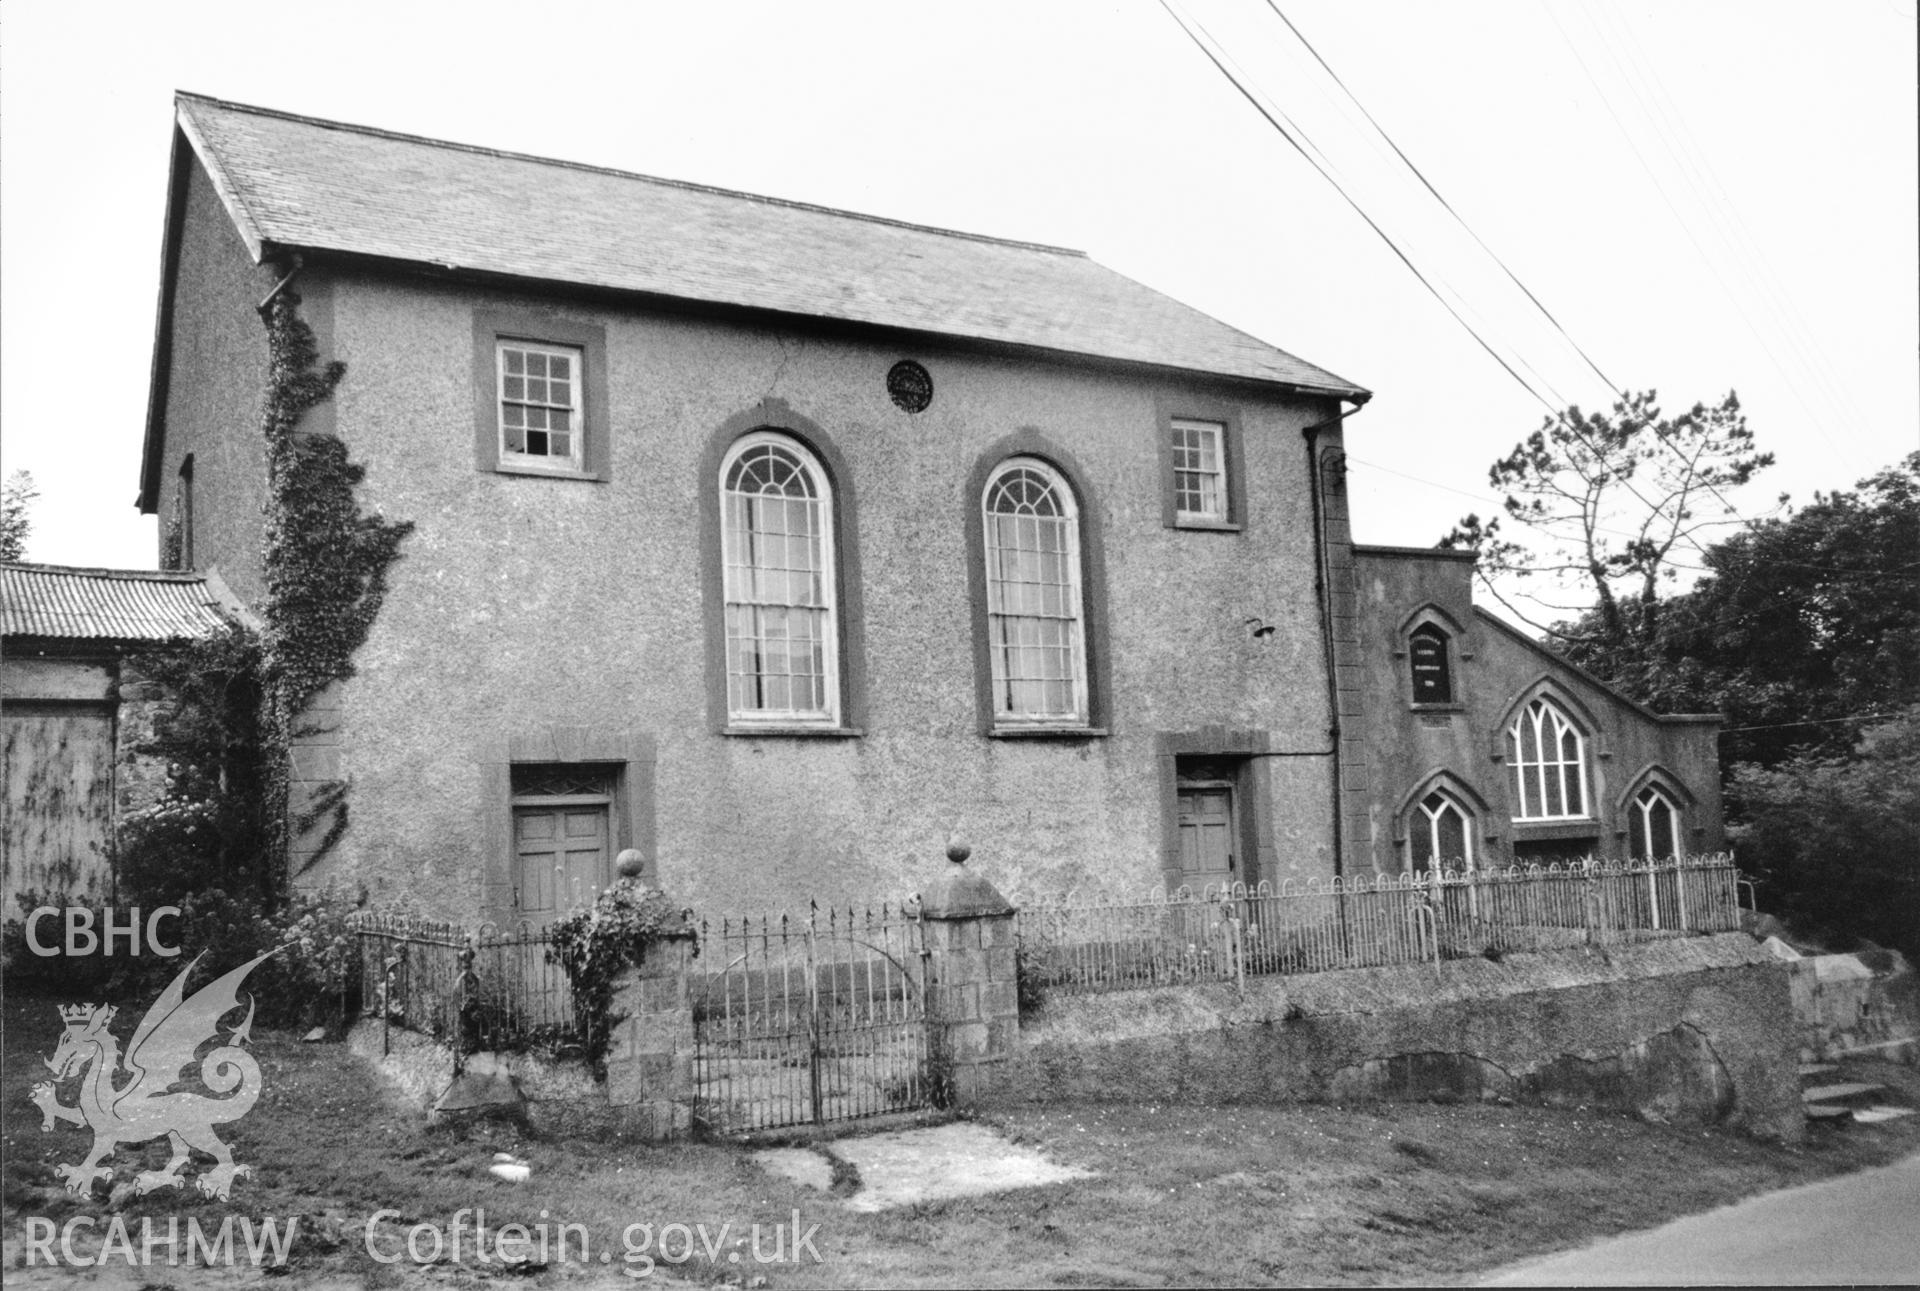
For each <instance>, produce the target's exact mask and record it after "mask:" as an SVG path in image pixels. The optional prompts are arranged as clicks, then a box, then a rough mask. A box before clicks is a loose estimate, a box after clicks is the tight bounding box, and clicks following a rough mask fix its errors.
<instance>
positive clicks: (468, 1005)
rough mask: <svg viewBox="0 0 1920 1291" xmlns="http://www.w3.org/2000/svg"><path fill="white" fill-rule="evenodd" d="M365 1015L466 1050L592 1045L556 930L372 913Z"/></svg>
mask: <svg viewBox="0 0 1920 1291" xmlns="http://www.w3.org/2000/svg"><path fill="white" fill-rule="evenodd" d="M354 930H355V932H356V933H357V934H358V936H359V941H360V968H361V973H360V982H361V988H360V989H361V1001H360V1002H361V1010H362V1012H363V1014H365V1015H366V1016H368V1017H378V1018H382V1019H384V1020H385V1021H386V1022H387V1023H388V1024H390V1025H393V1026H399V1027H404V1028H405V1029H407V1030H409V1031H416V1032H419V1033H420V1034H422V1035H429V1036H433V1037H434V1038H436V1039H440V1040H444V1041H447V1042H448V1043H449V1044H452V1045H453V1046H454V1047H455V1048H456V1049H457V1050H458V1051H459V1052H462V1053H473V1052H477V1051H480V1050H489V1049H491V1050H517V1049H528V1048H535V1047H539V1048H546V1049H550V1050H553V1051H556V1052H566V1051H568V1050H571V1049H574V1048H576V1047H577V1048H585V1047H587V1046H588V1045H589V1044H590V1042H591V1040H592V1036H591V1035H590V1034H589V1031H590V1029H591V1027H592V1025H593V1021H592V1019H591V1018H583V1017H581V1016H580V1014H579V1012H578V1011H577V1010H576V1009H575V1007H574V1000H573V988H572V984H571V983H570V982H569V981H568V979H567V974H566V972H565V970H563V969H562V968H561V967H560V966H559V964H557V963H556V962H554V956H553V954H552V953H551V952H552V947H553V930H552V929H551V928H541V927H535V926H533V925H531V924H519V925H515V926H513V927H508V928H502V927H499V926H498V925H495V924H491V923H489V924H482V925H481V926H480V927H479V928H478V929H477V930H468V929H466V928H463V927H461V926H459V925H457V924H451V923H436V922H432V921H430V920H424V919H412V918H408V917H405V916H399V915H377V914H362V915H358V916H356V918H355V920H354Z"/></svg>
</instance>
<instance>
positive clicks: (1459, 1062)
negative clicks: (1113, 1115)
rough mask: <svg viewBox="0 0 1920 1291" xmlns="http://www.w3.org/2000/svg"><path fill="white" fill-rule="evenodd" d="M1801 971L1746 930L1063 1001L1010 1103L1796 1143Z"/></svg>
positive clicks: (1038, 1035) (1032, 1037) (1012, 1088)
mask: <svg viewBox="0 0 1920 1291" xmlns="http://www.w3.org/2000/svg"><path fill="white" fill-rule="evenodd" d="M1797 1060H1798V1040H1797V1034H1796V1027H1795V1025H1794V1020H1793V1011H1792V1003H1791V998H1790V994H1789V989H1788V980H1787V969H1786V968H1785V966H1784V965H1782V964H1779V963H1778V962H1776V961H1774V960H1773V958H1772V957H1771V956H1770V955H1769V954H1767V953H1766V952H1765V951H1764V950H1763V949H1761V947H1760V946H1758V945H1757V944H1756V943H1755V942H1754V941H1753V940H1752V939H1751V938H1750V937H1748V936H1746V935H1745V934H1740V933H1731V934H1721V935H1716V936H1711V937H1687V938H1675V939H1672V940H1669V941H1660V942H1651V943H1642V944H1638V945H1632V946H1616V947H1593V948H1583V949H1579V950H1570V951H1554V952H1548V953H1542V954H1517V955H1511V956H1508V957H1507V958H1505V959H1504V960H1502V961H1501V962H1497V963H1496V962H1493V961H1491V960H1487V959H1471V960H1454V961H1446V962H1443V963H1441V964H1439V965H1437V966H1420V967H1412V966H1407V967H1394V968H1375V969H1358V970H1349V971H1344V972H1329V973H1317V974H1305V975H1300V976H1293V977H1272V978H1258V979H1254V978H1250V979H1248V981H1247V989H1246V992H1245V994H1244V995H1241V994H1240V993H1238V992H1237V991H1236V990H1235V989H1234V988H1233V987H1232V986H1229V985H1226V984H1207V985H1198V986H1191V987H1161V988H1155V989H1151V990H1141V991H1121V992H1112V993H1109V994H1102V995H1079V996H1076V995H1064V994H1056V995H1054V996H1052V997H1050V998H1048V999H1046V1000H1044V1001H1043V1002H1042V1005H1041V1008H1040V1009H1039V1010H1038V1012H1037V1014H1034V1015H1030V1016H1028V1017H1026V1018H1023V1019H1022V1025H1021V1030H1020V1036H1019V1044H1018V1048H1017V1050H1016V1052H1015V1053H1013V1054H1012V1055H1011V1056H1010V1057H1009V1058H1008V1059H1007V1060H1006V1061H1005V1062H1004V1063H1003V1064H1002V1066H1001V1068H1000V1069H999V1070H998V1071H996V1072H995V1078H994V1080H993V1082H992V1094H993V1096H994V1097H995V1098H1001V1099H1014V1100H1025V1101H1051V1100H1063V1099H1095V1100H1098V1099H1111V1100H1122V1101H1128V1102H1139V1101H1181V1102H1186V1103H1200V1104H1206V1103H1271V1102H1295V1101H1346V1100H1354V1099H1366V1098H1458V1099H1476V1100H1477V1099H1500V1098H1510V1099H1513V1100H1515V1101H1519V1102H1531V1103H1545V1104H1548V1105H1553V1106H1575V1105H1579V1106H1589V1107H1606V1108H1612V1109H1616V1110H1621V1111H1633V1112H1639V1113H1640V1114H1642V1115H1645V1116H1648V1117H1650V1118H1659V1119H1690V1120H1699V1121H1725V1122H1728V1123H1730V1124H1733V1125H1736V1126H1739V1127H1741V1128H1743V1129H1746V1130H1748V1131H1750V1132H1753V1133H1755V1134H1759V1135H1763V1136H1768V1137H1777V1138H1781V1139H1786V1140H1790V1141H1791V1140H1797V1139H1798V1138H1799V1137H1800V1136H1801V1135H1802V1133H1803V1132H1804V1130H1803V1117H1802V1115H1801V1110H1800V1094H1799V1082H1798V1077H1797V1070H1796V1067H1797Z"/></svg>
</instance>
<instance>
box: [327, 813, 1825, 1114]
mask: <svg viewBox="0 0 1920 1291" xmlns="http://www.w3.org/2000/svg"><path fill="white" fill-rule="evenodd" d="M966 855H967V852H966V848H965V847H964V846H962V845H956V846H954V847H953V848H951V849H950V851H949V859H950V861H951V862H952V864H951V865H949V866H948V867H947V869H946V870H945V871H944V872H943V873H942V875H941V876H940V880H939V881H938V882H937V883H936V884H934V885H933V886H931V887H930V888H929V889H928V890H927V891H926V893H925V894H924V895H923V900H922V910H921V915H922V918H923V920H924V921H925V924H926V935H927V949H928V952H929V954H928V961H927V972H928V976H927V979H926V983H925V984H926V988H927V1027H928V1050H929V1053H930V1055H931V1063H932V1068H933V1071H932V1072H931V1073H930V1074H933V1075H936V1076H937V1077H938V1078H939V1080H940V1082H941V1083H942V1084H943V1085H944V1087H945V1088H944V1095H945V1097H946V1099H947V1100H948V1101H950V1102H951V1103H952V1104H954V1105H960V1106H965V1105H968V1104H979V1103H987V1102H993V1101H1001V1100H1016V1101H1052V1100H1066V1099H1085V1100H1111V1101H1122V1102H1143V1101H1154V1102H1159V1101H1167V1102H1174V1101H1178V1102H1185V1103H1189V1104H1222V1103H1275V1102H1304V1101H1348V1100H1357V1099H1369V1098H1409V1099H1420V1098H1425V1099H1444V1098H1450V1099H1475V1100H1483V1099H1484V1100H1499V1099H1508V1100H1513V1101H1516V1102H1521V1101H1524V1102H1533V1103H1545V1104H1548V1105H1552V1106H1587V1107H1602V1108H1612V1109H1616V1110H1620V1111H1629V1112H1638V1113H1639V1114H1641V1115H1643V1116H1646V1117H1649V1118H1652V1119H1659V1120H1676V1119H1680V1120H1694V1121H1707V1122H1716V1121H1724V1122H1727V1123H1730V1124H1733V1125H1736V1126H1739V1127H1741V1128H1744V1129H1746V1130H1748V1131H1750V1132H1752V1133H1755V1134H1758V1135H1762V1136H1767V1137H1777V1138H1781V1139H1786V1140H1790V1141H1791V1140H1797V1139H1799V1138H1800V1137H1801V1135H1802V1134H1803V1133H1804V1118H1803V1116H1802V1113H1801V1104H1800V1084H1799V1075H1798V1060H1799V1045H1800V1030H1799V1027H1798V1025H1797V1024H1796V1021H1795V1014H1794V998H1793V994H1792V991H1791V989H1790V986H1789V975H1790V970H1789V966H1788V965H1787V964H1786V963H1784V962H1782V961H1780V960H1778V959H1776V958H1775V957H1774V956H1773V954H1772V953H1771V952H1769V951H1768V950H1767V949H1766V948H1764V947H1762V946H1760V945H1758V944H1757V943H1755V942H1754V941H1753V939H1752V938H1751V937H1749V936H1747V935H1746V934H1744V933H1723V934H1716V935H1712V936H1693V937H1673V938H1669V939H1666V940H1660V941H1652V942H1642V943H1637V944H1632V945H1625V946H1587V947H1579V948H1575V949H1569V950H1559V951H1550V952H1544V953H1528V954H1513V955H1509V956H1506V957H1504V958H1503V959H1500V960H1493V959H1487V958H1474V959H1460V960H1448V961H1443V962H1442V963H1440V964H1437V965H1403V966H1396V967H1391V968H1370V969H1352V970H1346V971H1337V972H1324V973H1304V974H1298V975H1291V976H1277V977H1250V978H1248V979H1247V980H1246V985H1245V989H1244V991H1243V990H1241V989H1239V988H1238V987H1236V986H1235V985H1233V984H1230V983H1226V982H1216V983H1205V984H1199V985H1193V986H1165V987H1154V988H1149V989H1143V990H1131V991H1114V992H1109V993H1105V994H1093V995H1073V994H1068V993H1064V992H1057V991H1056V992H1054V993H1052V994H1051V995H1049V996H1047V997H1046V998H1044V999H1043V1000H1042V1001H1041V1004H1040V1007H1039V1008H1038V1009H1037V1010H1035V1011H1034V1012H1032V1013H1030V1014H1029V1015H1027V1016H1022V1015H1021V1013H1020V1010H1019V1003H1018V998H1017V991H1016V985H1015V974H1016V969H1017V965H1016V960H1017V946H1016V942H1015V937H1014V913H1013V908H1012V906H1011V905H1010V904H1009V903H1008V902H1007V901H1006V899H1005V898H1004V897H1002V896H1001V895H1000V894H999V893H998V892H997V891H995V890H994V889H993V888H992V886H991V885H990V884H987V883H985V882H984V881H983V880H981V879H979V878H978V877H977V876H975V875H972V874H969V873H968V872H967V871H966V870H965V869H964V868H963V867H964V862H965V860H966ZM657 952H658V953H656V952H655V951H654V950H650V951H649V953H648V954H647V955H646V956H645V957H644V958H643V960H642V962H641V963H640V964H639V965H638V966H636V967H635V968H633V969H631V970H629V971H628V972H627V973H626V974H625V975H624V976H623V978H622V979H621V981H620V982H619V983H618V984H617V985H616V988H615V993H614V1001H613V1005H614V1012H615V1014H616V1015H618V1016H619V1017H620V1018H621V1019H622V1020H621V1021H620V1023H619V1025H618V1027H617V1029H616V1031H615V1033H614V1035H613V1036H612V1042H611V1044H610V1046H609V1049H608V1053H607V1057H606V1063H605V1074H604V1078H602V1079H599V1080H595V1079H594V1078H593V1077H592V1076H591V1075H590V1074H589V1073H588V1072H587V1071H586V1069H585V1068H584V1067H583V1066H581V1065H580V1064H549V1063H543V1062H540V1061H539V1060H537V1059H535V1058H532V1057H528V1056H525V1055H514V1056H500V1055H493V1054H475V1055H472V1056H471V1057H469V1058H468V1059H467V1062H466V1070H465V1079H463V1080H462V1081H460V1082H459V1083H458V1084H457V1085H456V1084H455V1082H454V1077H453V1055H452V1053H451V1052H450V1051H449V1050H447V1049H446V1048H445V1047H444V1046H441V1045H438V1044H436V1043H434V1042H432V1041H429V1040H426V1039H423V1038H421V1037H419V1036H415V1035H412V1034H410V1033H407V1032H403V1031H399V1030H397V1029H396V1030H394V1031H393V1032H392V1033H391V1035H390V1036H389V1037H388V1039H387V1040H386V1041H385V1043H386V1044H387V1045H388V1046H389V1047H390V1048H391V1053H388V1054H384V1055H383V1053H382V1044H383V1041H382V1035H381V1026H380V1023H379V1022H378V1021H371V1022H362V1023H360V1024H359V1025H358V1026H356V1027H355V1028H354V1031H353V1035H352V1043H353V1045H354V1048H355V1050H356V1052H360V1053H362V1054H363V1055H365V1056H367V1057H368V1058H369V1059H371V1060H373V1061H374V1062H375V1064H376V1065H377V1066H378V1067H379V1068H380V1069H381V1070H382V1071H383V1073H384V1074H386V1075H388V1076H389V1077H390V1078H391V1079H393V1080H395V1081H397V1082H398V1083H399V1084H400V1086H401V1087H402V1089H403V1090H405V1091H406V1092H407V1093H408V1094H410V1096H412V1097H413V1098H414V1099H415V1100H416V1101H418V1102H420V1103H421V1104H422V1105H423V1106H429V1107H432V1108H433V1109H434V1110H435V1111H436V1112H443V1113H453V1112H469V1111H473V1110H475V1109H476V1108H488V1109H506V1110H509V1111H511V1112H512V1113H513V1114H516V1115H522V1116H524V1117H525V1119H526V1120H527V1121H528V1122H529V1123H530V1124H532V1125H533V1126H534V1128H536V1129H554V1130H559V1129H565V1130H569V1131H572V1132H580V1131H586V1132H591V1133H609V1134H615V1135H619V1136H621V1137H637V1138H644V1139H662V1138H673V1137H679V1136H681V1135H684V1134H687V1133H689V1132H692V1131H694V1130H695V1129H696V1126H695V1124H694V1120H695V1118H694V1112H695V1110H696V1107H695V1105H696V1101H697V1092H698V1091H697V1090H696V1088H695V1086H694V1081H693V1073H692V1059H693V1049H694V1023H693V1011H692V1009H691V1007H690V1005H689V1002H688V1001H689V996H688V978H689V975H690V973H692V972H693V971H694V966H693V964H692V962H691V959H692V955H693V946H692V943H691V942H690V941H687V940H685V939H670V940H668V941H665V942H662V943H660V944H659V945H658V947H657Z"/></svg>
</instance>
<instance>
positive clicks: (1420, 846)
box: [1407, 789, 1475, 871]
mask: <svg viewBox="0 0 1920 1291" xmlns="http://www.w3.org/2000/svg"><path fill="white" fill-rule="evenodd" d="M1474 863H1475V862H1474V852H1473V813H1471V812H1470V811H1468V810H1467V809H1466V807H1465V806H1463V805H1462V804H1461V802H1460V800H1459V799H1457V798H1455V797H1454V796H1453V795H1452V794H1450V793H1447V792H1446V791H1445V790H1441V789H1436V790H1434V791H1433V792H1432V793H1430V794H1428V795H1427V796H1426V797H1424V798H1422V799H1421V800H1420V801H1419V802H1418V803H1416V804H1415V805H1414V808H1413V810H1412V811H1411V812H1410V813H1409V819H1408V821H1407V868H1408V869H1409V870H1414V871H1419V870H1470V869H1473V868H1474Z"/></svg>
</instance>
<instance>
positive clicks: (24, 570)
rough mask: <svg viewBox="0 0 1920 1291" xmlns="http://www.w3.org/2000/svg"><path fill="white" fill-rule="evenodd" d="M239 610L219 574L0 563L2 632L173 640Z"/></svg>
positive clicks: (220, 623) (215, 625)
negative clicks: (209, 576)
mask: <svg viewBox="0 0 1920 1291" xmlns="http://www.w3.org/2000/svg"><path fill="white" fill-rule="evenodd" d="M244 616H245V611H244V610H241V609H240V608H239V607H238V605H237V604H235V603H233V602H232V601H231V598H230V597H229V596H228V595H227V594H226V593H225V589H224V587H222V586H221V585H220V584H219V582H218V580H217V579H214V580H209V579H208V577H207V576H206V575H204V574H170V573H161V572H159V571H155V570H139V569H78V568H74V567H71V566H66V565H26V564H19V565H14V564H0V635H4V636H9V637H64V638H68V639H72V640H108V641H178V640H183V639H186V638H191V637H198V636H205V635H207V634H208V633H210V632H214V631H216V630H218V629H220V628H223V627H226V626H227V625H228V624H229V623H230V622H236V621H240V620H241V619H242V618H244Z"/></svg>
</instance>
